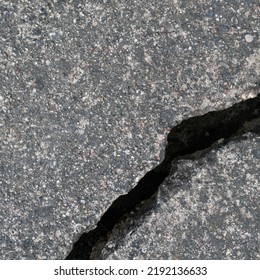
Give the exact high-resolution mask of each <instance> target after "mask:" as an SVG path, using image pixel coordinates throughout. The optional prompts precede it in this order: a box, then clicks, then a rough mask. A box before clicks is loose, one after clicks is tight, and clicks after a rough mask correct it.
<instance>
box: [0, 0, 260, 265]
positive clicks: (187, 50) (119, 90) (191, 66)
mask: <svg viewBox="0 0 260 280" xmlns="http://www.w3.org/2000/svg"><path fill="white" fill-rule="evenodd" d="M258 15H259V3H258V1H253V0H249V1H240V0H239V1H234V0H230V1H217V0H215V1H213V0H212V1H206V0H205V1H204V0H199V1H179V0H171V1H170V0H166V1H155V0H147V1H134V0H119V1H113V0H111V1H109V0H107V1H106V0H103V1H102V0H100V1H92V0H89V1H83V0H77V1H74V0H70V1H62V0H50V1H42V0H35V1H29V0H24V1H17V0H14V1H9V0H1V2H0V147H1V149H0V225H1V226H0V228H1V230H0V244H1V245H0V258H1V259H63V258H64V257H65V256H66V255H67V253H68V252H69V251H70V249H71V247H72V244H73V242H75V241H76V240H77V238H78V236H79V235H80V234H81V233H82V232H84V231H88V230H90V229H91V228H94V227H95V224H96V222H97V221H98V220H99V219H100V216H101V215H102V213H104V211H105V210H106V209H107V208H108V207H109V205H110V204H111V202H112V201H113V200H114V199H116V198H117V197H118V196H119V195H121V194H124V193H126V192H127V191H129V190H130V189H131V188H132V187H133V186H134V185H135V184H136V182H137V181H138V180H139V179H140V178H141V177H142V176H143V175H144V174H145V173H146V172H147V171H149V170H150V169H151V168H153V167H154V166H156V165H157V164H158V163H159V162H160V159H161V158H162V156H163V155H162V152H163V150H164V147H165V141H166V139H165V138H166V135H167V133H168V132H169V130H170V128H171V127H172V126H174V125H176V124H177V123H178V122H180V121H181V120H183V119H185V118H188V117H190V116H194V115H200V114H203V113H206V112H208V111H211V110H219V109H223V108H225V107H229V106H230V105H232V104H234V103H235V102H237V101H240V100H242V99H246V98H249V97H252V95H253V93H252V92H251V91H250V90H246V89H247V88H248V87H250V86H251V85H252V84H253V83H254V82H255V81H258V80H259V77H260V67H259V66H260V49H259V20H258ZM126 257H127V256H126ZM128 257H129V258H130V257H131V256H130V255H129V256H128ZM128 257H127V258H128Z"/></svg>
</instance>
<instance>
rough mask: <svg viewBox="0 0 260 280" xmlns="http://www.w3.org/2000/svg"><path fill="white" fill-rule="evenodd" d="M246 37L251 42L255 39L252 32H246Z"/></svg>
mask: <svg viewBox="0 0 260 280" xmlns="http://www.w3.org/2000/svg"><path fill="white" fill-rule="evenodd" d="M245 39H246V41H247V43H251V42H252V41H253V40H254V37H253V36H252V35H250V34H246V36H245Z"/></svg>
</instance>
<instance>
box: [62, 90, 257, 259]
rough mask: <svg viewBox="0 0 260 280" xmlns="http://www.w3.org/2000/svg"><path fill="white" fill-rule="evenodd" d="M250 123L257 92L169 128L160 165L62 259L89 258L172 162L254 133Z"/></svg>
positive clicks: (151, 190) (150, 192)
mask: <svg viewBox="0 0 260 280" xmlns="http://www.w3.org/2000/svg"><path fill="white" fill-rule="evenodd" d="M254 120H256V123H257V127H259V122H260V93H259V94H258V96H257V97H255V98H252V99H249V100H245V101H242V102H240V103H238V104H235V105H233V106H232V107H230V108H227V109H224V110H222V111H215V112H209V113H207V114H205V115H203V116H196V117H193V118H190V119H187V120H184V121H182V122H181V123H180V124H179V125H177V126H175V127H173V128H172V129H171V131H170V133H169V134H168V137H167V139H168V145H167V146H166V150H165V159H164V160H163V162H162V163H161V164H160V165H158V166H157V167H155V168H154V169H153V170H151V171H149V172H148V173H146V174H145V176H144V177H143V178H142V179H141V180H140V181H139V182H138V184H137V185H136V186H135V187H134V188H133V189H132V190H131V191H129V192H128V193H127V194H125V195H122V196H120V197H118V198H117V199H116V200H115V201H114V202H113V203H112V205H111V206H110V207H109V208H108V210H107V211H106V212H105V213H104V214H103V216H102V217H101V219H100V221H99V222H98V223H97V227H96V228H95V229H94V231H90V232H89V233H84V234H83V235H82V236H81V237H80V239H79V240H78V241H77V242H76V243H75V244H74V247H73V249H72V251H71V252H70V253H69V255H68V256H67V258H66V259H89V258H90V256H91V252H92V250H93V247H94V246H96V245H97V242H98V239H99V238H104V236H106V235H107V234H108V233H109V232H110V231H111V230H112V229H113V228H114V226H115V225H116V224H117V223H118V222H120V220H121V218H122V217H123V216H124V215H125V214H126V213H128V212H130V211H131V210H133V209H134V207H136V206H137V205H138V204H139V203H141V202H142V201H143V200H145V199H149V198H150V197H151V196H152V195H153V194H154V193H155V192H156V191H158V188H159V186H160V185H161V183H162V182H163V181H164V179H165V178H166V177H167V176H168V175H169V173H170V170H171V165H172V162H173V161H174V160H177V159H180V158H182V157H183V156H186V155H188V154H192V153H195V152H197V151H199V150H202V149H206V148H211V147H212V144H213V143H214V142H216V141H218V140H219V139H224V142H225V143H227V141H229V140H230V139H232V138H233V137H234V136H238V135H239V133H241V132H245V130H248V129H251V128H252V129H253V130H254V131H255V128H254V126H253V127H252V126H248V125H247V124H246V123H248V122H250V123H252V121H254ZM245 125H246V127H245ZM249 131H250V130H248V131H247V132H249ZM221 143H223V142H221ZM93 233H95V234H93ZM93 236H94V239H93Z"/></svg>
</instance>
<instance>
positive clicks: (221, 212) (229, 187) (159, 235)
mask: <svg viewBox="0 0 260 280" xmlns="http://www.w3.org/2000/svg"><path fill="white" fill-rule="evenodd" d="M259 178H260V137H259V136H257V135H253V134H248V135H247V136H244V137H240V139H237V140H236V141H232V142H230V143H229V144H227V146H225V147H222V148H219V149H215V150H212V151H211V152H210V153H209V154H207V155H206V156H205V157H204V158H201V159H199V160H196V161H195V160H194V161H190V160H182V161H180V162H179V164H178V169H177V171H176V170H175V172H172V175H170V176H169V177H168V178H167V179H166V181H165V183H163V184H162V185H161V186H160V189H159V193H158V198H157V201H156V202H154V206H153V209H152V210H151V209H150V211H147V212H146V215H145V216H142V217H141V218H140V217H139V219H138V220H137V221H134V220H131V222H130V221H128V223H126V224H127V227H125V228H124V227H121V228H120V227H118V228H117V230H115V231H114V233H113V235H112V236H111V238H110V241H109V242H108V244H107V246H106V247H105V249H103V252H102V258H105V259H106V258H108V259H259V258H260V252H259V240H260V238H259V237H260V236H259V230H258V229H259V210H260V209H259V203H258V201H259V188H260V182H259ZM122 228H123V229H122ZM119 229H120V230H119Z"/></svg>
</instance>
